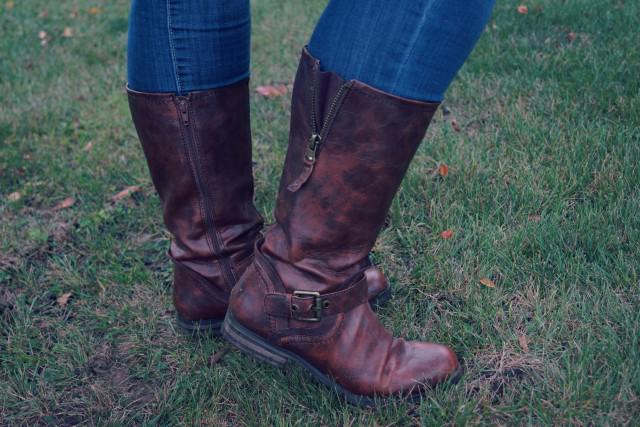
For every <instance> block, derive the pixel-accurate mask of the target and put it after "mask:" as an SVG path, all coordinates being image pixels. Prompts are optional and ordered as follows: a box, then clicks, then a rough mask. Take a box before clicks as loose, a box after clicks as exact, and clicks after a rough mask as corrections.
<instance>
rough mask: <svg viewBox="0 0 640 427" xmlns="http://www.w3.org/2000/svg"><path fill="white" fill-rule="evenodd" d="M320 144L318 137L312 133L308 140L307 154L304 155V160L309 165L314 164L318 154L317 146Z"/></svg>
mask: <svg viewBox="0 0 640 427" xmlns="http://www.w3.org/2000/svg"><path fill="white" fill-rule="evenodd" d="M321 142H322V138H321V137H320V135H318V134H316V133H314V134H313V135H311V138H309V146H308V147H307V153H306V154H305V155H304V159H305V160H306V161H307V162H309V163H315V162H316V155H317V154H318V146H319V145H320V143H321Z"/></svg>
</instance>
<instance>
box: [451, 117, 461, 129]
mask: <svg viewBox="0 0 640 427" xmlns="http://www.w3.org/2000/svg"><path fill="white" fill-rule="evenodd" d="M451 127H452V128H453V130H455V131H456V132H460V130H461V129H460V123H458V121H457V120H456V119H452V120H451Z"/></svg>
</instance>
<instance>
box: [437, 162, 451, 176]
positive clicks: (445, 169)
mask: <svg viewBox="0 0 640 427" xmlns="http://www.w3.org/2000/svg"><path fill="white" fill-rule="evenodd" d="M438 173H439V174H440V176H447V175H449V166H447V164H446V163H440V166H438Z"/></svg>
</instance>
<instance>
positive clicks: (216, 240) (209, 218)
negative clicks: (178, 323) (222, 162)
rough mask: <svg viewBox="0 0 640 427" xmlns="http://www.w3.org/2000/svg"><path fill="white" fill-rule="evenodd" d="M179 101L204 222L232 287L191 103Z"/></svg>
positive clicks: (233, 279)
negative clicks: (202, 161)
mask: <svg viewBox="0 0 640 427" xmlns="http://www.w3.org/2000/svg"><path fill="white" fill-rule="evenodd" d="M177 100H178V109H179V111H180V116H181V117H182V124H183V125H184V133H185V136H186V138H185V145H186V148H187V156H188V157H189V165H190V166H191V172H192V173H193V177H194V181H195V183H196V188H197V189H198V193H199V194H200V198H201V199H202V209H203V210H204V222H205V226H206V228H207V234H208V235H209V236H210V238H211V244H212V246H213V248H212V249H213V251H214V254H215V255H216V256H217V257H218V260H219V262H220V266H221V268H222V274H223V276H224V278H225V280H226V281H227V283H228V285H229V286H230V287H232V286H233V285H234V284H235V282H236V277H235V274H234V272H233V269H232V268H231V263H230V262H229V258H228V257H227V256H226V254H225V253H224V249H223V245H222V241H221V240H220V236H219V235H218V233H217V232H216V229H215V225H214V221H213V214H212V212H213V210H212V209H211V205H210V195H209V194H208V192H207V189H206V186H205V185H204V183H203V182H202V172H201V170H200V163H199V162H198V160H197V159H198V158H199V153H198V147H197V145H196V144H195V143H194V140H195V134H194V132H195V131H194V129H193V127H192V126H190V125H191V120H190V117H189V103H188V102H189V101H188V99H187V98H186V97H184V96H179V97H177Z"/></svg>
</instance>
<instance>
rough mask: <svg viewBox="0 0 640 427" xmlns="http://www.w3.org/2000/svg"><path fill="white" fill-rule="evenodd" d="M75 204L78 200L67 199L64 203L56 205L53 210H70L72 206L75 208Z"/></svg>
mask: <svg viewBox="0 0 640 427" xmlns="http://www.w3.org/2000/svg"><path fill="white" fill-rule="evenodd" d="M75 202H76V199H74V198H73V197H67V198H66V199H64V200H63V201H61V202H60V203H58V204H57V205H55V206H54V207H53V210H54V211H59V210H60V209H67V208H70V207H71V206H73V204H74V203H75Z"/></svg>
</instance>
